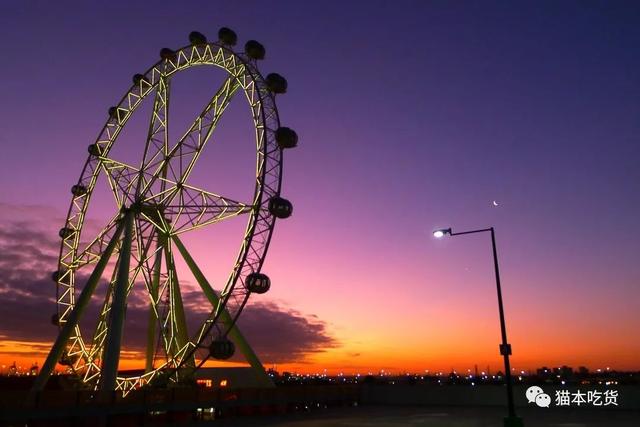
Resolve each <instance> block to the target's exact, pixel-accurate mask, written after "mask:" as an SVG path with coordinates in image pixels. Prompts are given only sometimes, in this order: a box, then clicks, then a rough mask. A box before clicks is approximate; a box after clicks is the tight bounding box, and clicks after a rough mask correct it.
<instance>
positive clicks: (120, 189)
mask: <svg viewBox="0 0 640 427" xmlns="http://www.w3.org/2000/svg"><path fill="white" fill-rule="evenodd" d="M100 165H101V167H102V169H103V170H104V171H105V175H106V177H107V181H108V182H109V187H110V188H111V192H112V193H113V197H114V198H115V201H116V204H117V206H118V208H120V209H121V208H122V207H123V206H125V204H127V202H128V203H133V202H134V200H135V186H136V182H137V181H138V180H139V179H140V174H141V173H142V172H140V169H138V168H136V167H134V166H131V165H128V164H126V163H123V162H120V161H117V160H114V159H111V158H109V157H102V156H101V157H100Z"/></svg>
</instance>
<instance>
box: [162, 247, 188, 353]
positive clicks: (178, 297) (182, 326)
mask: <svg viewBox="0 0 640 427" xmlns="http://www.w3.org/2000/svg"><path fill="white" fill-rule="evenodd" d="M164 243H165V244H164V255H165V263H166V266H167V275H168V283H169V306H170V314H169V316H168V317H170V318H171V322H170V326H171V336H172V342H171V344H173V345H172V346H171V347H170V348H167V350H168V352H170V354H171V355H172V356H173V358H178V357H180V355H181V354H182V355H184V351H185V349H186V347H187V345H188V343H189V333H188V331H187V319H186V316H185V312H184V306H183V303H182V294H181V292H180V284H179V281H178V274H177V271H176V265H175V261H174V258H173V251H172V245H171V241H170V240H166V241H165V242H164ZM188 363H189V362H188Z"/></svg>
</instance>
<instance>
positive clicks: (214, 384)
mask: <svg viewBox="0 0 640 427" xmlns="http://www.w3.org/2000/svg"><path fill="white" fill-rule="evenodd" d="M195 377H196V383H197V384H198V385H199V386H200V387H203V388H220V387H228V388H244V387H249V388H250V387H261V386H262V383H261V382H260V380H259V379H258V377H257V376H256V373H255V371H254V370H253V368H200V369H199V370H197V371H196V373H195Z"/></svg>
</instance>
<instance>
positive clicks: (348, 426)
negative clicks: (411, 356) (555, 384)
mask: <svg viewBox="0 0 640 427" xmlns="http://www.w3.org/2000/svg"><path fill="white" fill-rule="evenodd" d="M518 415H519V416H521V417H522V418H523V420H524V425H525V427H552V426H553V427H583V426H584V427H595V426H606V427H638V426H640V411H619V410H618V411H606V410H601V409H600V410H598V409H590V408H574V409H564V408H563V409H554V408H537V407H530V408H519V413H518ZM503 416H504V408H497V407H475V408H468V407H467V408H464V407H428V408H425V407H398V406H373V407H372V406H359V407H350V408H333V409H325V410H319V411H317V412H309V413H298V414H288V415H280V416H266V417H265V416H261V417H241V418H233V419H229V420H218V421H215V422H206V423H205V422H202V423H198V424H194V425H202V426H214V425H215V426H220V427H230V426H234V427H236V426H237V427H244V426H279V427H401V426H410V427H422V426H424V427H427V426H428V427H490V426H491V427H502V425H503V424H502V418H503Z"/></svg>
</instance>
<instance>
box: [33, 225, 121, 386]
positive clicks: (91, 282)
mask: <svg viewBox="0 0 640 427" xmlns="http://www.w3.org/2000/svg"><path fill="white" fill-rule="evenodd" d="M123 225H124V224H123V222H120V224H118V227H117V228H116V231H115V233H114V234H113V237H112V238H111V241H110V242H109V244H108V245H107V247H106V248H105V250H104V252H103V253H102V256H101V257H100V259H99V260H98V263H97V264H96V267H95V268H94V269H93V272H91V275H90V276H89V279H88V280H87V284H86V285H85V287H84V288H83V289H82V292H81V293H80V296H79V297H78V300H77V301H76V303H75V306H74V307H73V310H71V313H70V314H69V317H68V318H67V320H66V322H65V323H64V326H63V327H62V329H61V330H60V333H59V334H58V338H56V341H55V343H54V344H53V347H51V351H50V352H49V355H48V356H47V359H46V360H45V362H44V364H43V365H42V369H40V374H38V378H36V380H35V382H34V383H33V386H32V388H31V390H32V391H41V390H42V389H44V386H45V385H46V384H47V380H49V377H50V376H51V373H52V372H53V370H54V369H55V367H56V363H58V360H60V357H61V356H62V353H63V351H64V348H65V347H66V345H67V341H69V337H70V336H71V333H72V332H73V330H74V329H75V327H76V325H77V324H78V321H79V320H80V318H81V317H82V313H83V312H84V310H85V308H86V307H87V305H88V303H89V301H90V300H91V296H92V295H93V291H94V290H95V289H96V286H97V285H98V282H99V281H100V278H101V277H102V273H104V269H105V268H106V267H107V264H108V263H109V258H111V254H112V253H113V249H114V248H115V246H116V243H117V242H118V238H119V237H120V234H122V229H123Z"/></svg>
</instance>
